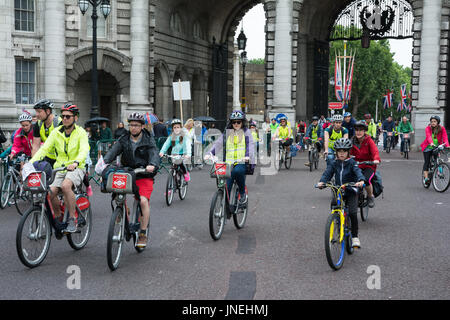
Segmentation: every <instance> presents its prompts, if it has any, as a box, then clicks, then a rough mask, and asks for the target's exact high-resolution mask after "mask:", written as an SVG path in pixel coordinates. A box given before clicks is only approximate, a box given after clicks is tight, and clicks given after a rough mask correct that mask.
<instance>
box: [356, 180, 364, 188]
mask: <svg viewBox="0 0 450 320" xmlns="http://www.w3.org/2000/svg"><path fill="white" fill-rule="evenodd" d="M355 187H358V188H362V187H364V181H359V182H357V183H355Z"/></svg>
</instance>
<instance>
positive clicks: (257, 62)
mask: <svg viewBox="0 0 450 320" xmlns="http://www.w3.org/2000/svg"><path fill="white" fill-rule="evenodd" d="M248 63H250V64H264V63H266V62H265V61H264V58H258V59H251V60H250V61H249V62H248Z"/></svg>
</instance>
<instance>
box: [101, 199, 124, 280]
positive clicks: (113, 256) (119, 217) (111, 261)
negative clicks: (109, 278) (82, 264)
mask: <svg viewBox="0 0 450 320" xmlns="http://www.w3.org/2000/svg"><path fill="white" fill-rule="evenodd" d="M125 219H126V218H125V215H124V212H123V209H122V208H121V207H116V209H114V211H113V213H112V215H111V220H110V222H109V228H108V240H107V244H106V258H107V261H108V267H109V269H110V270H111V271H114V270H116V269H117V268H118V267H119V264H120V256H121V254H122V249H123V243H124V241H123V240H124V233H125ZM117 227H118V228H117ZM116 230H117V231H118V232H117V233H118V234H117V235H116V232H115V231H116ZM115 243H117V244H118V248H117V250H114V244H115ZM116 251H117V252H116Z"/></svg>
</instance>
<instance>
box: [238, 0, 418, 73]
mask: <svg viewBox="0 0 450 320" xmlns="http://www.w3.org/2000/svg"><path fill="white" fill-rule="evenodd" d="M265 20H266V17H265V14H264V8H263V6H262V5H261V4H259V5H257V6H255V7H253V9H251V10H250V11H249V12H247V14H246V15H245V17H244V19H243V23H244V33H245V35H246V36H247V48H246V50H247V57H248V58H249V59H255V58H264V51H265V33H264V25H265V23H266V21H265ZM241 23H242V22H241ZM239 32H240V27H238V29H237V31H236V37H237V36H238V35H239ZM389 43H390V45H391V51H392V52H393V53H394V60H395V61H396V62H398V63H399V64H400V65H402V66H404V67H411V64H412V39H405V40H389Z"/></svg>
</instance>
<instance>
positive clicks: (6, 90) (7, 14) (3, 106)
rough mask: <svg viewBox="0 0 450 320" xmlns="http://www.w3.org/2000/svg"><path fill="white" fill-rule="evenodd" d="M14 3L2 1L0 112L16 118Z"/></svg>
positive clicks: (0, 22)
mask: <svg viewBox="0 0 450 320" xmlns="http://www.w3.org/2000/svg"><path fill="white" fill-rule="evenodd" d="M13 3H14V2H13V1H7V0H1V1H0V8H1V9H0V42H1V45H0V110H1V112H2V114H3V115H4V116H6V115H9V116H11V117H15V116H16V110H15V109H14V108H11V106H12V105H14V103H15V96H14V92H15V88H14V73H15V62H14V56H13V55H12V51H11V50H12V39H11V33H12V30H13V28H14V16H13V8H12V6H13Z"/></svg>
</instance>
